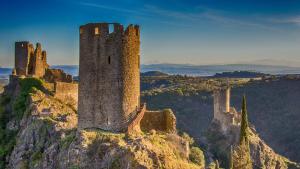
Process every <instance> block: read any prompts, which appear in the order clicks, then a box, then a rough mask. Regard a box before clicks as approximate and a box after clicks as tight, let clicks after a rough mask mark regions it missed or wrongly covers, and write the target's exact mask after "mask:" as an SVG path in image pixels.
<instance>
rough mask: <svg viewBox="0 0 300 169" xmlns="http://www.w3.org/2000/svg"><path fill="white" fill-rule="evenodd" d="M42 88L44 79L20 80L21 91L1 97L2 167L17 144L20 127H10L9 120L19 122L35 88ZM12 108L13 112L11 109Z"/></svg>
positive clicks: (0, 147)
mask: <svg viewBox="0 0 300 169" xmlns="http://www.w3.org/2000/svg"><path fill="white" fill-rule="evenodd" d="M34 88H36V89H41V88H42V81H40V80H38V79H35V78H27V79H22V80H20V93H19V95H18V96H17V97H16V98H14V99H12V96H9V95H2V96H1V97H0V161H1V162H0V168H5V165H6V159H5V158H6V157H7V156H8V155H9V154H10V153H11V151H12V150H13V148H14V146H15V144H16V135H17V133H18V130H19V129H18V127H16V128H13V129H9V128H8V122H9V121H11V120H14V121H15V122H14V123H15V124H17V125H18V124H19V123H20V121H21V119H22V117H23V115H24V113H25V110H26V106H27V105H26V100H27V97H28V95H29V94H30V93H32V91H33V89H34ZM11 109H12V112H9V110H11Z"/></svg>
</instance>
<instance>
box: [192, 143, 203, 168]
mask: <svg viewBox="0 0 300 169" xmlns="http://www.w3.org/2000/svg"><path fill="white" fill-rule="evenodd" d="M189 158H190V160H191V161H192V162H193V163H196V164H198V165H201V166H204V164H205V160H204V155H203V152H202V151H201V150H200V148H198V147H192V148H191V152H190V157H189Z"/></svg>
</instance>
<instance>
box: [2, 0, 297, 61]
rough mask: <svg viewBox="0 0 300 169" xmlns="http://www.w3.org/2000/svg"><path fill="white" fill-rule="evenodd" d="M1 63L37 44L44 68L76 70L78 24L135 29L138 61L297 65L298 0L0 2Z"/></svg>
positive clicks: (46, 0) (69, 0) (64, 0)
mask: <svg viewBox="0 0 300 169" xmlns="http://www.w3.org/2000/svg"><path fill="white" fill-rule="evenodd" d="M0 10H1V13H2V15H1V16H0V19H1V23H0V37H1V39H0V66H2V67H13V64H14V42H15V41H23V40H26V41H30V42H32V43H34V44H35V43H36V42H40V43H41V44H42V46H43V49H44V50H46V51H47V54H48V62H49V64H50V65H77V64H78V61H79V49H78V46H79V32H78V31H79V30H78V29H79V26H80V25H82V24H86V23H89V22H119V23H121V24H124V25H125V26H126V25H128V24H130V23H132V24H139V25H140V26H141V63H142V64H161V63H172V64H194V65H223V64H243V63H246V64H248V63H249V64H251V63H260V62H262V63H264V64H274V65H278V64H280V65H283V66H293V67H300V62H299V61H298V60H299V58H300V56H299V55H300V48H299V44H300V1H297V0H291V1H284V0H278V1H271V0H264V1H261V0H254V1H253V0H245V1H242V2H241V1H238V0H229V1H226V2H225V1H222V0H212V1H207V0H200V1H191V0H185V1H183V0H166V1H163V2H161V1H158V0H153V1H146V0H139V1H133V0H123V1H121V0H117V1H114V2H109V1H96V0H72V1H71V0H61V1H59V0H52V1H50V0H45V1H43V2H40V1H36V0H30V1H14V3H12V2H8V1H5V2H2V4H1V6H0Z"/></svg>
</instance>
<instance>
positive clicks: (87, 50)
mask: <svg viewBox="0 0 300 169" xmlns="http://www.w3.org/2000/svg"><path fill="white" fill-rule="evenodd" d="M113 26H114V30H113V31H112V30H111V31H110V30H109V24H107V23H91V24H87V25H83V26H81V27H80V61H79V77H80V81H79V100H78V116H79V122H78V128H79V129H84V128H100V129H104V130H110V131H121V130H124V129H126V127H127V124H128V121H129V120H130V119H131V117H134V116H135V114H136V113H137V112H138V111H139V109H140V102H139V98H140V88H139V86H140V83H139V79H140V77H139V72H140V71H139V52H140V51H139V50H140V49H139V44H140V42H139V38H140V37H139V28H138V27H137V26H132V25H130V26H129V27H128V28H127V29H126V31H124V29H123V26H122V25H120V24H113ZM110 32H111V33H110Z"/></svg>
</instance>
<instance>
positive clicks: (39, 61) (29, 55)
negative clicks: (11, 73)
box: [15, 41, 48, 77]
mask: <svg viewBox="0 0 300 169" xmlns="http://www.w3.org/2000/svg"><path fill="white" fill-rule="evenodd" d="M47 68H48V64H47V56H46V51H42V46H41V44H40V43H37V44H36V49H34V47H33V45H32V44H30V43H29V42H28V41H22V42H16V43H15V74H16V75H18V76H35V77H43V76H44V74H45V71H46V69H47Z"/></svg>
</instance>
